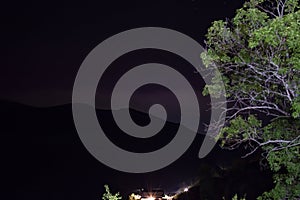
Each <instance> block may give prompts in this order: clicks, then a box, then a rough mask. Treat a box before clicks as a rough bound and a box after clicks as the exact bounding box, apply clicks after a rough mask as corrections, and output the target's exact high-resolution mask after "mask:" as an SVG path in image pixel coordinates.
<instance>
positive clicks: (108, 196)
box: [102, 185, 122, 200]
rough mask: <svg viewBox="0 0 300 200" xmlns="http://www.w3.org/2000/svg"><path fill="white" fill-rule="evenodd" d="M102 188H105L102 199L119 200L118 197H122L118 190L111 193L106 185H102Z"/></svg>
mask: <svg viewBox="0 0 300 200" xmlns="http://www.w3.org/2000/svg"><path fill="white" fill-rule="evenodd" d="M104 188H105V193H104V194H103V196H102V199H103V200H119V199H122V197H121V196H120V193H119V192H118V193H116V194H112V193H111V192H110V189H109V187H108V185H104Z"/></svg>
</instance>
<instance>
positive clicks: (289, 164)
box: [201, 0, 300, 199]
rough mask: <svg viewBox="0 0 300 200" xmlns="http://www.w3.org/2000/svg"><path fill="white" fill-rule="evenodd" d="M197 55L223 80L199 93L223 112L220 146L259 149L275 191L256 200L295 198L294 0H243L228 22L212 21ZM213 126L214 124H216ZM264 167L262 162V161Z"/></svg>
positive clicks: (298, 185)
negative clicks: (215, 99)
mask: <svg viewBox="0 0 300 200" xmlns="http://www.w3.org/2000/svg"><path fill="white" fill-rule="evenodd" d="M206 38H207V41H206V46H207V51H206V52H205V53H202V54H201V57H202V59H203V62H204V64H205V65H206V67H207V69H208V70H209V69H210V68H213V67H217V68H218V69H219V71H220V72H221V74H222V76H219V75H218V74H215V75H214V80H213V83H212V84H210V85H206V86H205V89H204V91H203V93H204V94H208V89H209V90H210V92H211V91H212V93H211V95H217V94H218V92H219V91H218V88H219V86H218V83H219V82H220V81H221V80H223V82H224V84H225V88H226V99H227V102H224V103H226V104H227V107H228V109H227V110H226V112H225V113H224V114H226V125H225V127H224V128H222V129H221V133H220V135H219V138H220V140H221V143H222V146H223V147H224V148H229V149H234V148H237V147H239V146H240V145H246V146H247V148H248V150H249V152H248V154H246V155H245V156H248V155H250V154H252V153H254V152H255V151H256V150H258V149H262V150H263V152H264V153H263V154H262V159H265V160H267V163H268V167H270V168H271V170H273V172H274V183H275V188H274V189H273V190H271V191H268V192H265V193H264V194H263V195H262V197H260V199H287V198H288V199H296V198H300V162H299V161H300V154H299V153H300V11H299V3H298V1H297V0H248V1H246V2H245V3H244V6H243V7H242V8H241V9H238V10H237V12H236V15H235V17H234V18H233V19H227V20H225V21H223V20H220V21H215V22H213V24H212V26H211V27H210V28H209V29H208V33H207V35H206ZM216 123H217V122H216ZM262 163H263V162H262Z"/></svg>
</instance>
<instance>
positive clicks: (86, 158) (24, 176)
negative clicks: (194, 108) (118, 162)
mask: <svg viewBox="0 0 300 200" xmlns="http://www.w3.org/2000/svg"><path fill="white" fill-rule="evenodd" d="M0 105H1V106H0V107H1V149H2V151H1V152H2V156H1V157H2V159H1V169H2V170H1V172H2V175H1V179H2V182H3V183H4V185H5V187H3V188H2V189H3V191H4V192H3V193H1V196H2V197H3V199H7V198H9V199H30V200H35V199H39V200H40V199H44V200H48V199H55V200H60V199H78V200H79V199H101V194H102V193H103V185H104V184H109V185H110V187H111V188H112V191H120V192H121V194H123V195H124V196H126V195H125V194H128V193H129V192H130V191H132V190H134V189H136V188H139V187H146V188H147V187H149V188H151V187H161V188H164V189H165V190H166V192H175V191H177V190H180V189H181V188H184V187H187V186H190V185H192V184H193V183H194V182H195V181H196V180H199V181H200V182H199V186H196V187H194V188H192V189H190V191H189V196H188V199H190V200H192V199H198V200H199V199H205V198H206V199H220V196H228V197H229V196H230V195H232V194H234V193H247V197H249V199H254V198H255V197H256V196H257V195H259V194H260V193H261V192H262V191H264V190H266V189H268V188H270V186H271V178H270V176H271V175H270V174H268V173H267V172H262V171H260V168H259V164H258V162H257V159H256V156H252V157H249V158H247V159H241V158H240V156H241V155H242V154H243V152H242V150H238V151H224V150H221V149H220V148H219V147H216V148H215V149H214V150H213V152H211V153H210V154H209V155H208V156H207V157H206V158H205V159H202V160H200V159H198V158H197V154H198V151H199V148H200V145H201V141H202V139H203V136H202V135H200V134H199V135H198V136H197V137H196V140H195V142H194V143H193V145H192V146H191V147H190V149H189V150H188V151H187V152H186V153H185V154H184V155H183V156H182V157H181V158H180V159H179V160H178V161H176V162H174V163H173V164H171V165H170V166H168V167H166V168H164V169H161V170H159V171H156V172H152V173H146V174H128V173H123V172H118V171H116V170H113V169H110V168H108V167H106V166H105V165H103V164H101V163H100V162H98V161H97V160H96V159H95V158H94V157H93V156H92V155H90V154H89V153H88V152H87V150H86V149H85V147H84V146H83V144H82V143H81V141H80V139H79V137H78V135H77V132H76V130H75V127H74V123H73V118H72V111H71V105H66V106H58V107H52V108H33V107H29V106H24V105H19V104H15V103H9V102H2V103H1V104H0ZM99 112H101V114H102V115H103V116H105V115H109V113H110V112H109V111H103V110H102V111H99ZM133 115H136V117H137V116H138V117H137V118H138V119H146V118H147V117H146V116H142V115H145V114H143V113H138V112H137V113H135V114H133ZM107 118H108V117H107ZM107 123H108V122H107ZM167 126H168V127H167V129H165V130H167V131H172V130H176V127H177V125H176V124H174V123H170V122H168V123H167ZM111 131H112V132H114V131H118V130H116V129H114V128H113V127H111ZM187 131H188V130H187ZM166 135H167V136H166V137H163V136H162V137H160V138H157V141H155V140H154V141H150V143H151V142H153V143H154V144H163V143H165V142H166V141H167V140H170V139H172V135H171V134H166ZM170 135H171V136H170ZM113 140H115V142H116V143H118V141H117V138H114V139H113ZM119 142H120V141H119ZM131 142H132V141H129V140H122V141H121V143H122V144H123V145H124V144H126V143H131ZM121 143H119V144H121ZM129 146H130V145H129ZM128 148H130V147H128ZM185 197H186V196H185ZM185 197H184V196H182V197H181V199H184V198H185Z"/></svg>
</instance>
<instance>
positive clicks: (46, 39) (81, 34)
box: [0, 0, 242, 199]
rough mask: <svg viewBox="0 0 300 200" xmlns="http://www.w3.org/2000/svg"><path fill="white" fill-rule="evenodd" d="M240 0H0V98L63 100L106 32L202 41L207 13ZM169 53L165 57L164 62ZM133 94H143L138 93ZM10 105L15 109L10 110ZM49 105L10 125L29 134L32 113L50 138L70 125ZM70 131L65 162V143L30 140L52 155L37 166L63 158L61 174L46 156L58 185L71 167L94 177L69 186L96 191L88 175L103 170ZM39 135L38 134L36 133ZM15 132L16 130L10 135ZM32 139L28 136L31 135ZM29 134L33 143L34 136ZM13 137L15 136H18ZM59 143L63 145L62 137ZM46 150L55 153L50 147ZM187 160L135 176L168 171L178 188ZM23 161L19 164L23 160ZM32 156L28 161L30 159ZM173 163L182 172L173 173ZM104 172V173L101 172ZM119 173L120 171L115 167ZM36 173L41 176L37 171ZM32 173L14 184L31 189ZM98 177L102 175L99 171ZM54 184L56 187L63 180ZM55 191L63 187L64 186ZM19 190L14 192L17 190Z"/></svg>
mask: <svg viewBox="0 0 300 200" xmlns="http://www.w3.org/2000/svg"><path fill="white" fill-rule="evenodd" d="M241 5H242V1H241V0H223V1H220V0H208V1H206V0H160V1H155V0H150V1H148V0H143V1H141V0H123V1H114V0H112V1H100V0H98V1H69V2H66V1H57V2H55V1H49V2H47V1H19V2H17V1H7V2H2V3H1V6H0V9H1V11H0V20H1V29H0V30H1V31H0V34H1V37H0V42H1V45H0V49H1V72H0V100H6V101H16V102H19V103H23V104H28V105H32V106H38V107H40V106H41V107H44V106H45V107H49V106H54V105H61V104H68V103H71V95H72V87H73V82H74V79H75V76H76V73H77V71H78V69H79V67H80V65H81V63H82V61H83V60H84V58H85V57H86V56H87V54H88V53H89V52H90V51H91V50H92V49H93V48H94V47H95V46H97V45H98V44H99V43H100V42H102V41H103V40H105V39H106V38H108V37H110V36H113V35H114V34H117V33H119V32H121V31H125V30H128V29H132V28H138V27H147V26H155V27H164V28H170V29H174V30H177V31H180V32H182V33H184V34H186V35H188V36H190V37H192V38H193V39H195V40H196V41H198V42H199V43H201V44H203V41H204V35H205V33H206V32H207V28H208V27H209V26H210V24H211V23H212V22H213V21H214V20H218V19H225V18H226V17H229V18H230V17H232V16H233V15H234V12H235V10H236V8H239V7H241ZM156 54H157V52H156V53H154V54H151V52H150V54H149V52H148V54H140V55H142V57H139V58H135V59H136V61H137V63H138V62H139V61H140V60H143V59H147V60H149V59H150V60H151V55H152V56H154V58H155V59H157V58H158V56H156ZM161 59H162V62H165V63H170V64H172V62H177V61H176V59H170V57H168V56H167V55H166V57H164V56H162V57H161ZM169 60H171V61H170V62H168V61H169ZM127 61H128V60H127ZM127 61H126V59H125V60H124V62H127ZM131 61H132V60H131ZM128 63H129V62H127V64H128ZM121 64H122V63H121ZM177 64H178V63H177ZM183 71H185V70H183ZM186 72H187V71H186ZM116 73H118V72H116ZM191 76H193V75H191ZM192 78H193V77H192ZM195 80H196V79H194V81H195ZM200 85H201V84H200ZM199 92H201V88H199ZM141 96H142V98H143V94H142V95H141ZM161 96H163V94H161ZM22 109H24V108H22ZM44 109H45V108H44ZM55 109H56V111H55V114H57V113H60V112H62V113H64V112H65V111H60V109H57V108H55ZM16 110H18V108H15V107H14V108H13V109H12V111H11V110H10V109H8V110H7V112H8V113H10V115H12V119H14V120H16V122H14V123H12V122H9V123H8V124H11V123H12V124H13V126H15V125H16V124H17V122H19V121H20V122H22V121H23V120H22V119H23V118H22V117H24V118H27V116H26V112H23V111H22V112H21V111H20V113H21V115H20V116H19V118H18V117H16V116H18V115H19V113H18V112H19V111H16ZM25 110H26V109H25ZM29 110H30V109H29ZM57 110H58V111H57ZM14 111H15V112H16V113H11V112H14ZM52 112H53V111H52V110H51V109H50V111H49V110H46V111H45V110H38V111H36V110H33V111H32V110H30V113H34V114H32V116H28V119H27V121H26V123H25V122H22V123H24V124H21V125H19V124H17V126H16V127H18V128H20V129H21V130H22V128H23V127H22V126H23V125H24V127H25V128H26V127H27V129H25V130H26V131H24V132H26V134H30V133H31V130H32V129H33V126H30V123H31V122H32V121H34V120H41V122H40V126H39V128H35V129H33V131H32V134H33V135H34V134H37V135H38V134H45V135H47V134H48V135H47V137H49V138H52V139H53V135H52V134H53V133H55V134H56V133H57V131H58V130H59V131H60V130H61V129H62V131H65V130H64V129H66V130H67V131H66V132H68V134H70V131H69V129H70V127H71V128H74V127H73V122H72V117H71V112H70V113H68V114H67V115H66V116H68V119H67V120H69V122H68V124H67V125H62V126H60V121H63V119H65V118H64V117H61V118H59V117H58V118H57V119H55V120H54V122H52V121H51V120H52V118H51V116H52V117H53V116H55V115H54V114H53V113H52ZM24 113H25V114H24ZM36 113H38V114H36ZM48 115H49V116H48ZM62 116H64V115H62ZM43 117H44V118H45V121H43ZM5 119H6V118H5ZM60 119H62V120H60ZM6 120H9V119H6ZM18 120H19V121H18ZM27 122H28V123H27ZM43 123H45V124H43ZM51 124H52V125H53V126H52V127H50V128H49V130H47V131H46V132H45V133H43V132H42V131H41V130H43V128H44V127H47V126H49V125H50V126H51ZM53 127H54V128H53ZM65 127H67V128H65ZM18 128H16V130H15V132H16V135H17V134H19V132H20V131H19V130H20V129H18ZM52 129H53V130H52ZM7 130H10V127H9V128H7ZM71 132H72V134H70V135H71V136H70V135H65V136H64V137H66V138H68V137H71V138H73V139H74V140H76V142H77V143H76V144H77V145H78V146H76V148H75V147H74V148H75V149H76V150H74V152H79V154H80V155H79V158H78V159H76V156H73V158H74V159H73V160H72V161H70V162H68V159H69V158H67V159H66V160H63V159H64V158H63V156H64V155H65V154H67V153H70V152H71V150H70V149H69V148H67V147H62V146H60V147H59V148H58V149H59V150H61V151H58V150H55V149H53V148H54V147H53V144H52V142H53V141H54V143H55V145H58V144H57V143H60V141H55V140H53V141H52V140H51V141H50V140H49V141H46V142H45V141H44V142H45V143H46V147H48V146H49V149H48V148H46V147H45V146H44V145H43V144H44V143H43V142H42V143H40V141H39V140H37V141H36V143H38V144H39V145H41V146H42V147H41V148H43V149H45V151H47V152H48V154H49V156H50V157H51V156H53V159H54V161H53V160H50V161H48V160H47V159H46V158H43V159H42V161H41V162H44V164H45V166H46V165H47V164H48V162H51V163H52V162H53V163H55V162H56V159H58V161H59V162H62V164H61V165H64V164H63V163H68V164H66V165H64V166H67V167H65V169H64V170H65V171H63V172H61V174H60V172H59V171H60V170H61V168H59V166H58V165H55V164H53V163H52V164H53V165H54V166H55V167H52V168H51V167H49V168H50V169H51V170H50V171H52V172H53V173H54V174H56V175H57V176H58V177H59V178H60V177H61V176H63V174H67V175H68V176H67V177H68V181H69V182H68V181H67V182H66V183H65V182H60V183H59V184H61V185H64V184H68V185H69V184H71V183H70V182H73V183H76V184H77V182H76V177H77V176H76V174H80V175H78V177H79V178H78V179H80V177H83V178H82V179H80V180H85V181H91V182H93V181H94V183H95V184H91V185H89V186H88V187H87V186H86V185H85V183H84V182H81V183H80V185H77V186H78V188H84V187H85V189H86V190H84V191H81V192H82V193H81V194H82V195H84V194H87V193H90V192H91V191H93V192H95V194H97V195H98V187H101V185H100V186H99V185H98V184H99V183H98V182H97V181H96V178H98V177H101V176H103V174H101V172H99V169H98V168H100V169H103V168H105V167H104V166H103V165H101V164H100V163H99V162H98V161H96V160H95V159H93V158H92V157H91V155H89V154H88V153H87V152H86V151H85V150H83V149H84V148H83V145H81V144H80V142H79V139H78V138H77V135H76V132H75V131H74V130H72V131H71ZM14 134H15V133H14ZM39 136H41V137H42V136H43V135H39ZM9 137H10V136H9ZM17 137H19V136H18V135H17ZM32 137H33V136H32ZM33 138H35V139H36V137H35V136H34V137H33ZM26 140H29V139H28V138H27V139H25V141H26ZM32 141H34V142H35V140H32ZM66 141H69V139H66ZM18 142H20V143H22V141H18ZM61 143H63V142H61ZM66 143H67V144H69V143H68V142H66ZM7 145H8V146H9V143H7ZM22 145H24V144H22ZM55 145H54V146H55ZM72 145H73V144H72ZM72 145H71V146H72ZM199 145H200V144H197V146H194V147H193V148H194V149H195V152H196V151H198V150H199ZM25 146H26V145H25ZM58 146H59V145H58ZM25 149H26V148H25ZM34 150H35V149H34V148H33V147H32V149H30V148H29V150H26V151H25V152H27V151H29V152H31V151H32V152H34V153H36V151H34ZM52 151H53V152H55V153H53V152H52ZM69 151H70V152H69ZM191 151H192V150H191ZM32 152H31V153H32ZM49 152H50V153H49ZM61 152H62V153H61ZM66 152H67V153H66ZM72 152H73V151H72ZM74 152H73V153H74ZM56 154H57V155H56ZM34 155H35V154H34ZM36 156H37V157H40V155H39V154H37V153H36ZM56 156H57V157H56ZM60 156H61V157H60ZM31 159H32V160H35V157H34V156H33V157H31ZM49 159H50V158H49ZM59 159H61V160H59ZM70 159H71V158H70ZM80 159H83V160H87V162H88V163H89V164H86V165H85V163H84V162H81V160H80ZM187 161H189V157H185V160H184V161H183V162H181V163H177V164H176V163H175V164H172V165H171V166H170V168H168V169H164V170H163V171H160V172H157V173H153V174H150V175H140V176H139V178H142V179H143V180H144V182H143V183H144V184H152V183H153V182H156V183H155V184H158V183H159V182H161V183H163V184H165V185H166V184H167V183H168V179H164V180H160V181H159V182H157V181H158V180H159V178H160V177H161V176H162V175H164V176H165V177H167V176H169V177H170V182H172V183H170V184H169V186H170V188H168V189H170V190H172V189H174V188H176V187H177V186H178V187H180V186H181V185H180V184H179V182H180V183H182V186H186V185H187V184H189V183H185V184H183V182H184V181H185V180H184V170H185V169H184V164H185V163H184V162H187ZM24 162H25V163H26V160H25V161H24ZM36 162H37V161H36ZM33 163H35V162H34V161H33ZM74 163H75V164H78V166H77V168H74V170H75V171H72V170H69V168H68V167H70V166H72V165H71V164H74ZM35 164H37V163H35ZM35 164H34V165H35ZM32 165H33V164H32ZM177 165H178V166H179V168H180V169H181V170H182V171H180V172H178V166H177ZM37 166H39V165H37ZM49 166H50V165H49ZM86 167H87V168H90V169H91V171H89V172H88V173H87V174H88V175H86V174H84V173H83V172H82V171H81V169H85V170H86ZM195 168H196V167H195ZM28 169H29V171H32V173H33V171H34V170H35V169H37V170H42V169H40V168H38V167H32V166H31V165H30V164H29V167H28ZM46 169H48V168H46ZM93 169H95V170H96V171H97V170H98V174H96V175H94V174H92V172H93ZM193 169H194V168H193ZM103 170H104V171H105V170H106V171H109V169H107V168H105V169H103ZM172 170H173V171H172ZM176 170H177V172H176V173H179V174H181V175H182V176H181V177H175V176H174V171H176ZM109 172H110V173H112V174H113V175H112V178H114V179H113V180H118V176H119V174H117V172H115V171H109ZM19 173H20V174H22V175H20V176H25V177H26V178H28V177H31V176H29V175H28V177H27V175H24V173H25V174H26V172H24V173H23V172H19ZM73 173H74V174H73ZM168 173H169V174H168ZM192 174H193V173H192V171H188V172H187V175H186V177H190V176H191V175H192ZM108 175H109V174H106V176H108ZM121 175H124V174H122V173H121ZM18 176H19V175H18ZM106 176H105V177H106ZM69 177H72V178H73V179H74V180H73V179H70V178H69ZM93 177H94V179H93ZM124 177H129V175H128V174H126V175H124ZM132 177H135V178H137V177H138V175H133V176H132ZM165 177H164V178H165ZM47 178H48V179H47ZM55 178H56V177H55V176H52V175H51V173H50V174H48V175H47V177H46V178H45V177H44V179H45V180H50V182H51V181H53V183H55V184H56V179H55ZM59 178H58V179H59ZM39 179H43V178H41V177H39ZM32 180H33V181H32V183H30V184H31V185H30V184H28V185H27V182H26V181H24V183H22V184H23V185H27V187H31V186H32V188H29V189H28V188H26V187H25V186H24V187H23V185H21V186H20V189H19V190H20V191H21V192H24V193H26V192H28V191H29V192H32V194H34V192H35V189H34V188H33V185H34V184H37V182H35V180H36V179H33V178H32ZM105 180H109V179H108V178H107V179H105ZM124 180H125V179H124ZM124 180H123V181H120V182H119V183H118V182H116V181H111V182H113V184H114V186H116V187H117V188H122V187H123V189H124V187H125V186H124V184H126V181H124ZM77 181H78V180H77ZM102 181H103V180H102ZM20 184H21V183H20ZM45 185H46V187H50V185H47V183H46V184H45ZM133 185H136V184H134V183H131V186H133ZM174 185H175V186H174ZM81 186H82V187H81ZM61 187H62V188H64V186H61ZM66 187H67V186H66ZM72 187H73V186H72ZM75 188H76V187H75ZM61 190H62V191H64V189H61ZM72 190H73V188H71V187H69V190H68V192H72ZM20 191H19V192H20ZM44 191H47V192H48V193H45V195H47V194H51V195H53V196H48V198H47V199H70V198H68V194H67V193H64V195H66V196H65V198H63V197H62V196H60V198H58V197H56V196H55V194H54V193H53V194H52V193H51V190H50V189H49V188H47V189H44V190H42V192H40V193H41V194H44ZM21 192H20V194H22V193H21ZM30 194H31V193H30ZM95 194H90V196H94V195H95ZM73 195H74V198H71V199H76V195H75V193H74V194H73ZM19 197H22V196H20V195H19V196H18V199H20V198H19ZM36 197H37V198H36V199H40V197H38V196H36ZM25 199H26V198H25ZM28 199H29V198H28ZM44 199H46V198H44ZM77 199H79V196H78V197H77Z"/></svg>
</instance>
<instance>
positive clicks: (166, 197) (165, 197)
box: [162, 194, 173, 200]
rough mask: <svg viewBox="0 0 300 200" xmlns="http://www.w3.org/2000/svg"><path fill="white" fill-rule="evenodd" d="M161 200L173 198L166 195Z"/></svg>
mask: <svg viewBox="0 0 300 200" xmlns="http://www.w3.org/2000/svg"><path fill="white" fill-rule="evenodd" d="M162 199H167V200H170V199H173V197H171V196H168V195H166V194H165V196H164V197H163V198H162Z"/></svg>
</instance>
